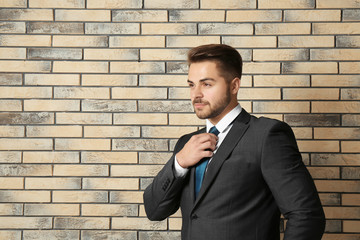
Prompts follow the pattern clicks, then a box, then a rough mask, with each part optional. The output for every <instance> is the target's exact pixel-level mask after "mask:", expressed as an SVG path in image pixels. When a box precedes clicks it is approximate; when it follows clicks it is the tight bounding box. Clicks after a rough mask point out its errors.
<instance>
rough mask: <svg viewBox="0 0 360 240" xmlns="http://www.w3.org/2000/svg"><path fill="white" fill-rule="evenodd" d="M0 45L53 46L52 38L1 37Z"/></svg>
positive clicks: (27, 36)
mask: <svg viewBox="0 0 360 240" xmlns="http://www.w3.org/2000/svg"><path fill="white" fill-rule="evenodd" d="M0 44H1V46H29V47H30V46H31V47H48V46H51V36H43V35H1V36H0Z"/></svg>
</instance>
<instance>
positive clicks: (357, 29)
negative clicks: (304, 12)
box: [312, 23, 360, 34]
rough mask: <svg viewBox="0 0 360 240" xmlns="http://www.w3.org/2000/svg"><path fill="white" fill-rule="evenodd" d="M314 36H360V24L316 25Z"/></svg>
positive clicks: (314, 25) (314, 26)
mask: <svg viewBox="0 0 360 240" xmlns="http://www.w3.org/2000/svg"><path fill="white" fill-rule="evenodd" d="M312 33H313V34H359V33H360V23H314V24H313V30H312Z"/></svg>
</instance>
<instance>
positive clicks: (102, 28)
mask: <svg viewBox="0 0 360 240" xmlns="http://www.w3.org/2000/svg"><path fill="white" fill-rule="evenodd" d="M85 33H86V34H116V35H127V34H139V33H140V24H138V23H85Z"/></svg>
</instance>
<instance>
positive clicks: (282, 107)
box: [253, 101, 310, 113]
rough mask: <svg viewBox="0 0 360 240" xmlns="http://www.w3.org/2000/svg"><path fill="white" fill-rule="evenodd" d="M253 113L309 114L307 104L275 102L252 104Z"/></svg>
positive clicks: (308, 104)
mask: <svg viewBox="0 0 360 240" xmlns="http://www.w3.org/2000/svg"><path fill="white" fill-rule="evenodd" d="M253 104H254V105H253V107H254V109H253V111H254V113H260V112H261V113H309V112H310V103H309V102H294V101H276V102H254V103H253Z"/></svg>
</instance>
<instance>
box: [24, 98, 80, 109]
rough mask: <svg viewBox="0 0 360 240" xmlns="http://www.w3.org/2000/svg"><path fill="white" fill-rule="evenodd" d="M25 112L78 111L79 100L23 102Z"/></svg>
mask: <svg viewBox="0 0 360 240" xmlns="http://www.w3.org/2000/svg"><path fill="white" fill-rule="evenodd" d="M24 110H25V111H80V101H79V100H25V101H24Z"/></svg>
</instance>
